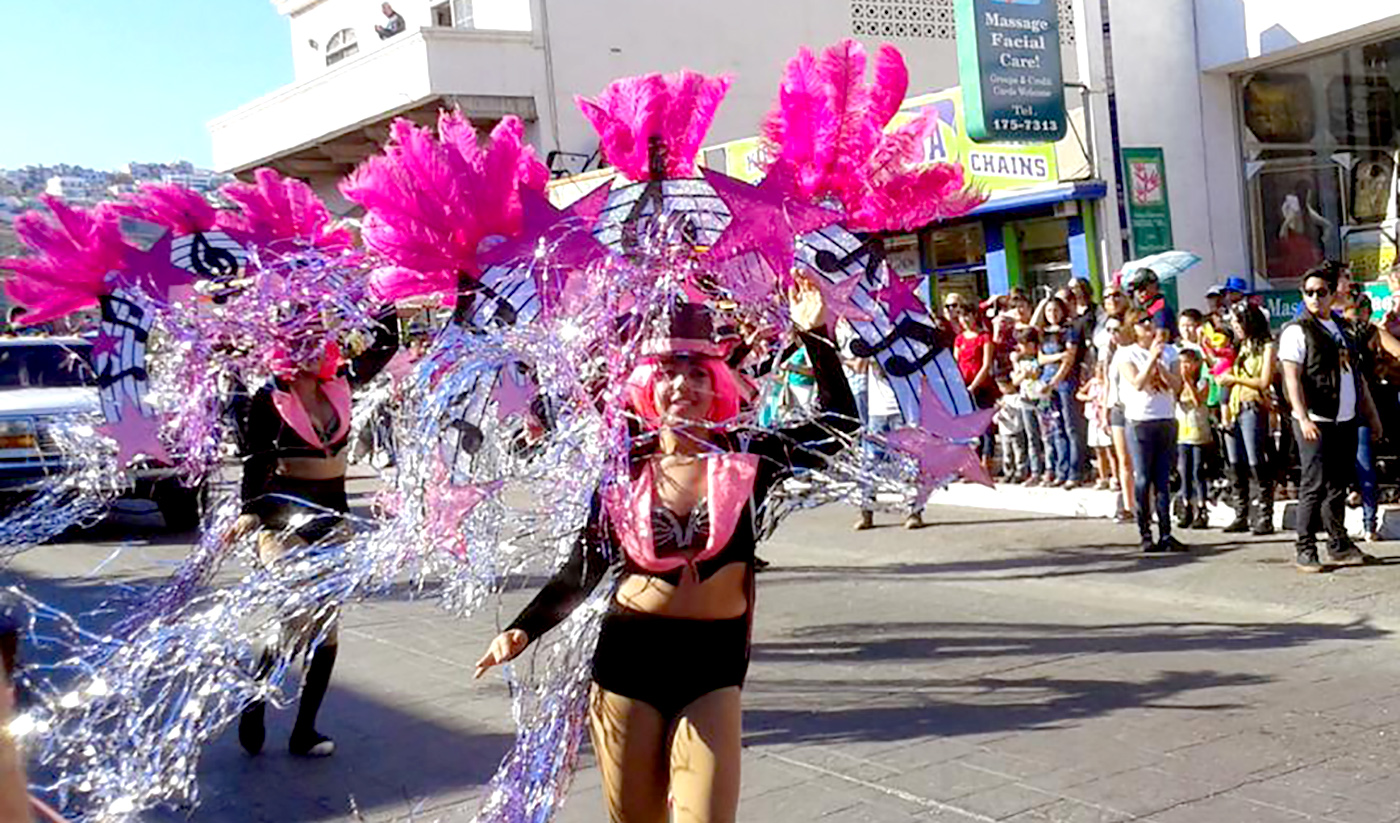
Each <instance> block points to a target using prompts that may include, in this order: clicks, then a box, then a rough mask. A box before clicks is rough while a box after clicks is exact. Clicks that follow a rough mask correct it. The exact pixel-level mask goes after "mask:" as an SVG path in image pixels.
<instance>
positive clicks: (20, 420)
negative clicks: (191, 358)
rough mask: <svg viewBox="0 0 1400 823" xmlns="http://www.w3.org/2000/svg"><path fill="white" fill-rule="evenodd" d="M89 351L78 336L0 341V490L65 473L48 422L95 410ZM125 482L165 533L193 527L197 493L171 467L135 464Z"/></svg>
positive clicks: (18, 489)
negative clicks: (155, 513)
mask: <svg viewBox="0 0 1400 823" xmlns="http://www.w3.org/2000/svg"><path fill="white" fill-rule="evenodd" d="M91 353H92V344H91V343H89V342H88V341H87V340H85V339H83V338H81V337H13V338H0V493H3V494H4V495H6V496H7V497H11V498H13V497H16V496H19V495H21V494H23V493H26V492H30V491H33V490H34V489H37V488H39V487H41V486H42V485H43V484H44V483H46V482H48V480H49V478H51V477H53V476H55V475H57V474H61V473H62V472H63V471H64V469H65V466H64V457H63V455H62V454H61V453H60V452H59V450H58V447H57V445H56V443H55V441H54V437H53V429H54V426H55V424H56V423H57V421H59V420H61V419H63V418H65V417H71V416H73V415H81V414H91V413H95V412H97V411H98V409H99V402H98V393H97V380H96V376H95V375H94V374H93V371H92V366H91ZM129 480H130V487H131V491H130V492H129V494H130V495H131V496H133V497H140V498H145V499H148V500H152V501H154V502H155V504H156V506H157V507H159V509H160V513H161V516H162V517H163V518H164V519H165V522H166V525H167V526H168V527H170V528H171V529H175V530H180V531H184V530H189V529H193V528H195V527H197V526H198V525H199V512H200V503H201V498H202V489H200V488H190V487H187V486H185V485H184V484H182V483H181V482H180V480H179V478H178V477H176V475H175V471H174V469H171V468H169V467H163V466H154V465H138V466H134V467H132V469H131V470H130V478H129Z"/></svg>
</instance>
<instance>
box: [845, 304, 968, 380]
mask: <svg viewBox="0 0 1400 823" xmlns="http://www.w3.org/2000/svg"><path fill="white" fill-rule="evenodd" d="M901 340H912V341H914V342H916V343H923V344H924V346H926V347H927V348H928V351H926V352H924V354H923V355H921V356H919V357H917V358H914V359H912V360H911V359H909V358H908V357H905V356H903V355H899V354H894V355H890V357H889V358H888V359H887V360H884V361H883V362H882V363H881V365H882V366H884V369H885V373H886V374H888V375H889V376H890V377H908V376H910V375H912V374H917V373H919V372H921V371H923V368H924V366H927V365H928V364H929V363H932V362H933V361H934V359H935V358H937V357H938V355H940V354H942V353H943V352H944V351H946V350H947V349H948V345H949V340H948V339H947V336H946V335H945V334H943V333H942V332H940V331H939V330H938V329H936V328H934V327H933V326H929V325H925V324H923V323H920V322H919V321H917V320H915V319H913V318H910V317H906V318H904V319H903V320H901V321H899V323H897V324H895V327H894V331H892V332H890V334H889V335H888V336H887V337H885V338H884V339H883V340H881V341H880V342H878V343H874V344H871V343H867V342H865V341H864V340H859V339H857V340H853V341H851V354H854V355H855V356H856V357H874V356H875V355H877V354H879V353H880V352H883V351H886V350H888V349H889V348H890V347H891V346H893V345H895V344H896V343H898V342H899V341H901Z"/></svg>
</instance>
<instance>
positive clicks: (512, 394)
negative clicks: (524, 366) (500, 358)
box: [491, 363, 536, 420]
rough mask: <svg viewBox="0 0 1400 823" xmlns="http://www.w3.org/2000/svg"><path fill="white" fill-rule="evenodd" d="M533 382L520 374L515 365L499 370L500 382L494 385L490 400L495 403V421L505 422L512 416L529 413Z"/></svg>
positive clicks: (533, 390) (532, 397)
mask: <svg viewBox="0 0 1400 823" xmlns="http://www.w3.org/2000/svg"><path fill="white" fill-rule="evenodd" d="M535 391H536V389H535V381H533V380H531V379H530V378H529V377H526V376H525V375H523V374H521V373H520V367H519V366H517V365H516V364H515V363H510V364H508V365H507V366H506V367H505V368H503V369H501V376H500V382H498V383H496V388H495V390H494V391H493V392H492V393H491V399H492V400H494V401H496V419H498V420H505V419H506V418H507V417H510V416H511V415H512V414H526V413H528V412H529V411H530V401H531V400H534V399H535Z"/></svg>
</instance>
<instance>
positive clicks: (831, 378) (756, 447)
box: [748, 331, 860, 469]
mask: <svg viewBox="0 0 1400 823" xmlns="http://www.w3.org/2000/svg"><path fill="white" fill-rule="evenodd" d="M799 338H800V340H801V342H802V344H803V345H805V346H806V347H807V357H808V359H810V360H811V363H812V373H813V377H814V378H815V379H816V385H817V398H816V405H817V409H818V410H819V412H818V414H817V416H816V417H815V418H814V419H812V420H808V421H807V422H804V423H800V424H798V425H796V426H788V427H786V428H782V429H778V430H777V431H775V432H762V433H759V434H757V435H756V436H754V437H753V438H752V439H751V440H750V442H749V447H748V450H749V451H750V452H752V453H755V454H758V455H760V456H762V457H766V458H769V459H771V460H774V461H776V462H777V463H779V464H781V465H783V466H785V467H789V468H809V469H810V468H820V467H821V466H822V465H823V464H824V463H825V462H826V458H828V457H830V456H831V455H833V454H836V453H837V452H839V451H840V450H841V448H842V447H843V446H845V440H844V438H843V437H841V436H840V435H851V434H854V433H855V432H856V431H858V430H859V429H860V418H859V417H858V416H857V412H856V399H855V396H854V395H852V394H851V386H850V383H848V382H847V381H846V372H845V370H844V369H842V368H841V358H840V356H839V355H838V354H837V351H836V346H835V345H834V344H833V343H832V341H831V340H830V338H829V337H827V335H826V333H825V332H819V331H805V332H800V333H799Z"/></svg>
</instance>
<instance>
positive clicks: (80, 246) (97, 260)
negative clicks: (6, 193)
mask: <svg viewBox="0 0 1400 823" xmlns="http://www.w3.org/2000/svg"><path fill="white" fill-rule="evenodd" d="M40 200H42V201H43V203H44V205H45V206H47V207H48V209H49V212H50V214H51V215H52V217H49V216H47V215H45V214H43V213H42V212H38V211H30V212H25V213H24V214H22V215H20V216H19V217H18V218H16V219H15V223H14V229H15V236H16V237H18V238H19V239H20V241H21V242H22V243H24V245H26V246H28V247H29V248H30V250H31V251H32V252H33V254H32V255H30V256H28V257H16V258H11V259H6V260H0V269H9V270H10V271H12V272H13V273H14V274H13V276H11V277H10V278H8V279H7V280H6V282H5V293H6V294H8V295H9V296H10V299H12V300H14V301H15V302H16V303H18V304H20V305H21V306H23V307H24V308H25V314H24V316H23V319H22V322H24V323H43V322H46V321H49V320H53V319H55V318H58V317H62V316H64V315H66V314H70V313H72V312H75V311H78V310H80V309H85V308H87V307H89V306H92V305H94V304H96V303H97V298H98V297H99V296H101V295H103V294H106V293H107V292H108V291H109V290H110V288H109V286H108V284H107V274H108V273H109V272H111V271H113V270H115V269H117V268H119V267H120V266H121V265H122V255H123V253H124V252H125V251H126V249H127V246H126V244H125V243H123V242H122V236H121V229H120V227H119V225H118V222H117V221H118V217H117V215H116V214H115V213H114V212H113V211H112V210H111V209H110V208H101V207H99V208H96V209H81V208H75V207H72V206H69V205H67V204H65V203H64V202H63V201H62V200H59V199H58V198H56V197H49V196H48V195H41V196H40Z"/></svg>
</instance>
